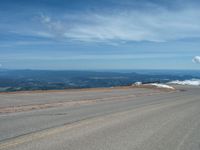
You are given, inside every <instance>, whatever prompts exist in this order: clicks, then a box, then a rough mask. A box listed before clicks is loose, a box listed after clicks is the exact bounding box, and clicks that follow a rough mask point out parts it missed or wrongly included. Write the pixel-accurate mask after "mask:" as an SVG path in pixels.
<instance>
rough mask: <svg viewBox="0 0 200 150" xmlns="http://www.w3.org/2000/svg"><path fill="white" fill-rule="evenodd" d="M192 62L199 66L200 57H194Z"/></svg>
mask: <svg viewBox="0 0 200 150" xmlns="http://www.w3.org/2000/svg"><path fill="white" fill-rule="evenodd" d="M192 61H193V62H194V63H197V64H200V56H195V57H194V58H193V59H192Z"/></svg>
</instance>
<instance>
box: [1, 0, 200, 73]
mask: <svg viewBox="0 0 200 150" xmlns="http://www.w3.org/2000/svg"><path fill="white" fill-rule="evenodd" d="M0 68H7V69H52V70H102V69H103V70H104V69H184V70H185V69H195V70H199V69H200V1H199V0H1V1H0Z"/></svg>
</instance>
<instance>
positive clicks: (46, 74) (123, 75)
mask: <svg viewBox="0 0 200 150" xmlns="http://www.w3.org/2000/svg"><path fill="white" fill-rule="evenodd" d="M192 78H200V72H198V71H194V72H193V73H191V71H170V70H167V71H166V70H165V71H164V70H163V71H155V70H154V71H153V70H143V71H142V70H136V71H135V72H131V71H118V72H117V71H110V72H109V71H50V70H7V69H1V70H0V92H10V91H24V90H53V89H77V88H96V87H113V86H126V85H131V84H133V83H135V82H138V81H139V82H143V83H154V82H158V83H166V82H169V81H173V80H187V79H192Z"/></svg>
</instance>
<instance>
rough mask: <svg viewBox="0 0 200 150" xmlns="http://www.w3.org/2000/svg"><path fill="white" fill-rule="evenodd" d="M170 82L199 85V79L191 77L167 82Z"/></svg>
mask: <svg viewBox="0 0 200 150" xmlns="http://www.w3.org/2000/svg"><path fill="white" fill-rule="evenodd" d="M169 83H170V84H179V85H195V86H200V79H192V80H184V81H180V80H175V81H171V82H169Z"/></svg>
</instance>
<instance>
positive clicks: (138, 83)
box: [133, 82, 142, 85]
mask: <svg viewBox="0 0 200 150" xmlns="http://www.w3.org/2000/svg"><path fill="white" fill-rule="evenodd" d="M133 85H142V82H135V83H134V84H133Z"/></svg>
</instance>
